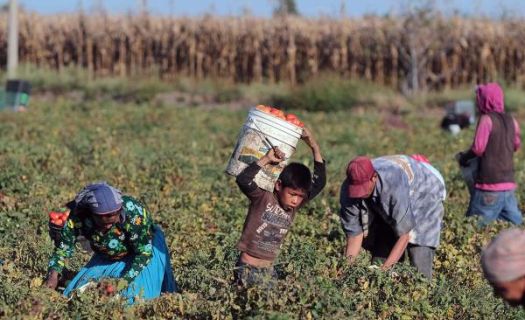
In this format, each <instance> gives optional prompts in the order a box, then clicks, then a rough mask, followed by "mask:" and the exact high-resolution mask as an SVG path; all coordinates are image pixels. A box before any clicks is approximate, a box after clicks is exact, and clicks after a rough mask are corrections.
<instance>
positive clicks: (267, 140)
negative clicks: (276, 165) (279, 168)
mask: <svg viewBox="0 0 525 320" xmlns="http://www.w3.org/2000/svg"><path fill="white" fill-rule="evenodd" d="M250 122H251V123H253V124H254V125H255V127H256V128H257V130H255V132H257V135H258V136H259V137H260V138H261V139H262V141H263V142H264V143H265V144H266V146H267V147H268V148H272V149H275V146H274V145H273V143H272V142H271V141H270V139H268V137H266V136H265V135H263V133H262V130H261V128H259V126H258V125H257V122H255V119H250ZM284 160H287V158H286V156H285V157H284Z"/></svg>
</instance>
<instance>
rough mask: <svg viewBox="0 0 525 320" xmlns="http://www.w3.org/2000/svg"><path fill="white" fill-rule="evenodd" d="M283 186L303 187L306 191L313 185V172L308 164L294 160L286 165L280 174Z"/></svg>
mask: <svg viewBox="0 0 525 320" xmlns="http://www.w3.org/2000/svg"><path fill="white" fill-rule="evenodd" d="M279 180H281V185H282V186H283V188H292V189H302V190H304V191H306V192H308V191H310V188H311V187H312V174H311V173H310V169H308V167H307V166H305V165H304V164H301V163H297V162H293V163H290V164H289V165H287V166H286V167H284V169H283V171H282V172H281V175H280V176H279Z"/></svg>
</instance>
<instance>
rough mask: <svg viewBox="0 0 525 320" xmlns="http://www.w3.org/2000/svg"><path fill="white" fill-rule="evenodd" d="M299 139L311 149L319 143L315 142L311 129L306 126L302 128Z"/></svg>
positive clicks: (317, 146)
mask: <svg viewBox="0 0 525 320" xmlns="http://www.w3.org/2000/svg"><path fill="white" fill-rule="evenodd" d="M301 139H302V140H303V141H304V142H305V143H306V144H307V145H308V146H309V147H310V148H312V149H315V148H319V145H318V144H317V141H316V140H315V138H314V135H313V134H312V131H310V129H308V128H307V127H304V128H303V133H302V135H301Z"/></svg>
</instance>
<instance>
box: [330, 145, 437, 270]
mask: <svg viewBox="0 0 525 320" xmlns="http://www.w3.org/2000/svg"><path fill="white" fill-rule="evenodd" d="M420 159H421V157H409V156H405V155H394V156H384V157H380V158H376V159H370V158H368V157H365V156H359V157H356V158H354V159H353V160H352V161H350V163H349V164H348V167H347V170H346V179H345V181H344V182H343V184H342V186H341V192H340V203H341V211H340V217H341V224H342V226H343V230H344V231H345V233H346V235H347V244H346V256H347V257H348V258H349V260H350V262H353V261H354V259H355V257H356V256H357V255H358V254H359V251H360V250H361V247H364V248H365V249H367V250H370V251H371V253H372V256H373V260H374V261H382V262H383V265H382V268H383V269H384V270H386V269H389V268H391V267H392V266H393V265H394V264H396V263H397V262H398V261H399V260H400V259H402V257H403V254H404V252H405V249H406V250H407V251H408V255H409V258H410V262H411V263H412V265H413V266H415V267H416V269H417V270H418V271H419V272H421V273H422V274H423V275H424V276H426V277H427V278H431V277H432V265H433V257H434V251H435V249H436V247H437V246H438V244H439V234H440V232H441V221H442V218H443V212H444V209H443V200H444V199H445V194H446V191H445V183H444V180H443V177H442V176H441V174H440V173H439V172H438V171H437V170H436V169H435V168H434V167H432V166H431V165H430V163H428V159H426V157H424V159H425V160H426V161H421V160H420Z"/></svg>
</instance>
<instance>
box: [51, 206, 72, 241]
mask: <svg viewBox="0 0 525 320" xmlns="http://www.w3.org/2000/svg"><path fill="white" fill-rule="evenodd" d="M68 217H69V211H63V212H59V211H51V212H49V236H50V237H51V240H53V242H54V243H55V245H58V244H59V243H60V236H61V233H62V229H63V228H64V226H65V224H66V221H67V219H68Z"/></svg>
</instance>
